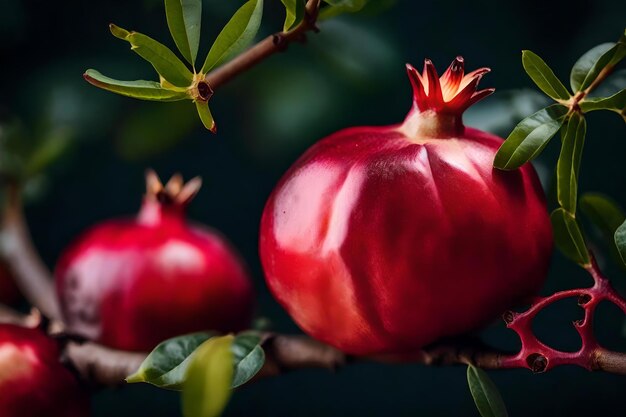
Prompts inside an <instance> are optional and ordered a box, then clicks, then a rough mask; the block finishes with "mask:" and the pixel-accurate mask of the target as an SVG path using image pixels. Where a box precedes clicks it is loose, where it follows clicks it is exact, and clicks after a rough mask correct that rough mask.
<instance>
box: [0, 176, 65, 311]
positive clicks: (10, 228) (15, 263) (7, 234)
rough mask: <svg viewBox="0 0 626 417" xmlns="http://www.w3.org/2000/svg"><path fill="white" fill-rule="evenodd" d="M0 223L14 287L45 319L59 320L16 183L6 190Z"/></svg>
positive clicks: (51, 286) (47, 274)
mask: <svg viewBox="0 0 626 417" xmlns="http://www.w3.org/2000/svg"><path fill="white" fill-rule="evenodd" d="M2 220H3V225H2V242H1V243H2V245H1V252H2V256H3V258H4V260H5V262H6V264H7V265H8V267H9V269H10V270H11V272H12V274H13V276H14V277H15V280H16V284H17V287H18V288H19V289H20V291H21V292H22V294H23V295H24V297H26V299H27V300H28V301H29V302H30V303H31V304H32V305H33V306H35V307H37V308H38V309H39V310H40V311H41V313H42V314H43V315H44V316H46V317H48V318H50V319H56V320H59V319H60V317H61V313H60V309H59V305H58V302H57V299H56V297H55V292H54V282H53V279H52V275H51V274H50V271H49V270H48V268H47V267H46V265H45V264H44V262H43V261H42V260H41V258H40V257H39V254H38V252H37V249H36V248H35V246H34V245H33V242H32V240H31V237H30V232H29V230H28V226H27V224H26V220H25V219H24V213H23V208H22V196H21V190H20V188H19V185H18V184H17V183H15V182H9V183H8V184H7V186H6V203H5V207H4V214H3V219H2Z"/></svg>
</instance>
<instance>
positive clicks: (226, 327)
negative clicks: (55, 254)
mask: <svg viewBox="0 0 626 417" xmlns="http://www.w3.org/2000/svg"><path fill="white" fill-rule="evenodd" d="M200 184H201V181H200V179H199V178H195V179H193V180H191V181H190V182H188V183H187V184H183V181H182V178H181V177H180V176H179V175H176V176H174V177H172V179H171V180H170V181H169V182H168V183H167V184H166V185H165V186H163V185H162V184H161V182H160V180H159V179H158V177H157V176H156V174H155V173H154V172H149V173H148V175H147V193H146V196H145V198H144V201H143V204H142V207H141V210H140V211H139V215H138V216H137V217H136V218H135V219H127V220H112V221H106V222H104V223H102V224H99V225H96V226H95V227H93V228H92V229H91V230H89V231H87V232H86V233H85V234H84V235H83V236H81V237H80V238H79V239H78V240H77V241H76V242H75V243H74V244H73V245H72V246H71V247H70V248H69V249H68V250H67V251H66V252H65V253H64V254H63V255H62V257H61V259H60V261H59V263H58V265H57V268H56V271H55V276H56V283H57V293H58V296H59V299H60V303H61V309H62V313H63V316H64V319H65V321H66V323H67V326H68V330H69V331H70V332H72V333H76V334H79V335H83V336H85V337H87V338H88V339H91V340H97V341H99V342H100V343H103V344H105V345H108V346H111V347H115V348H119V349H127V350H149V349H152V348H154V347H155V346H156V345H157V344H158V343H159V342H161V341H163V340H164V339H167V338H170V337H173V336H176V335H180V334H184V333H190V332H195V331H201V330H218V331H225V332H226V331H236V330H241V329H243V328H245V327H246V325H247V324H248V322H249V320H250V316H251V313H252V304H253V290H252V285H251V282H250V280H249V278H248V275H247V272H246V270H245V268H244V266H243V264H242V261H241V259H240V258H239V256H238V255H237V254H236V253H235V251H234V250H233V248H232V247H231V246H230V245H229V244H228V242H226V240H225V239H224V238H223V237H221V236H220V235H219V234H217V233H216V232H215V231H213V230H211V229H209V228H206V227H203V226H199V225H195V224H190V223H188V222H187V221H186V220H185V207H186V206H187V204H188V203H189V202H190V200H191V199H192V198H193V197H194V196H195V194H196V193H197V191H198V190H199V188H200Z"/></svg>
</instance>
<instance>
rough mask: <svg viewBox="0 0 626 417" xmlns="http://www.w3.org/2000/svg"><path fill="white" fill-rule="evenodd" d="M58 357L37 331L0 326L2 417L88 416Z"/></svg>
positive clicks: (85, 404)
mask: <svg viewBox="0 0 626 417" xmlns="http://www.w3.org/2000/svg"><path fill="white" fill-rule="evenodd" d="M59 353H60V352H59V347H58V345H57V342H56V341H55V340H53V339H51V338H49V337H48V336H46V335H45V334H44V333H43V332H42V331H40V330H39V329H27V328H24V327H20V326H15V325H10V324H0V415H1V416H2V417H41V416H54V417H81V416H88V415H89V397H88V395H87V393H86V392H84V391H83V390H82V389H81V387H80V386H79V384H78V382H77V380H76V379H75V377H74V375H72V373H71V372H70V371H69V370H67V369H66V368H65V367H64V366H63V365H61V363H60V362H59Z"/></svg>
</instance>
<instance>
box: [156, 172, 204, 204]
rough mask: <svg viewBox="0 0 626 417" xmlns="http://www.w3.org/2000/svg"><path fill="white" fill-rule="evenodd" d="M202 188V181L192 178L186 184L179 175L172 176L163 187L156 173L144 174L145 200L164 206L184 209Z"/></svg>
mask: <svg viewBox="0 0 626 417" xmlns="http://www.w3.org/2000/svg"><path fill="white" fill-rule="evenodd" d="M201 187H202V179H201V178H200V177H194V178H192V179H191V180H189V181H188V182H187V183H185V182H184V181H183V177H182V175H181V174H179V173H176V174H174V175H172V177H171V178H170V179H169V181H168V182H167V183H166V184H165V185H163V183H162V182H161V179H160V178H159V176H158V175H157V173H156V172H155V171H154V170H152V169H149V170H148V171H147V172H146V200H151V201H156V202H159V203H161V204H164V205H174V206H179V207H185V206H187V204H189V203H190V202H191V200H193V198H194V197H195V196H196V194H198V191H200V188H201Z"/></svg>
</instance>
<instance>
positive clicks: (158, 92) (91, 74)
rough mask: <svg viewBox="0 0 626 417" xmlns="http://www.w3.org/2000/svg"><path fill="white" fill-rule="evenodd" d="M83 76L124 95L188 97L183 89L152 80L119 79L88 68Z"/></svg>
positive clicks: (162, 97) (168, 97)
mask: <svg viewBox="0 0 626 417" xmlns="http://www.w3.org/2000/svg"><path fill="white" fill-rule="evenodd" d="M83 78H85V80H86V81H87V82H88V83H89V84H92V85H95V86H96V87H99V88H102V89H103V90H107V91H111V92H113V93H116V94H120V95H122V96H126V97H133V98H138V99H141V100H153V101H178V100H184V99H186V98H188V96H187V93H186V92H184V91H174V90H169V89H166V88H163V87H162V86H161V84H159V83H157V82H154V81H144V80H137V81H119V80H114V79H113V78H109V77H107V76H104V75H102V74H100V73H99V72H98V71H96V70H93V69H89V70H87V71H86V72H85V74H83Z"/></svg>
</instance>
